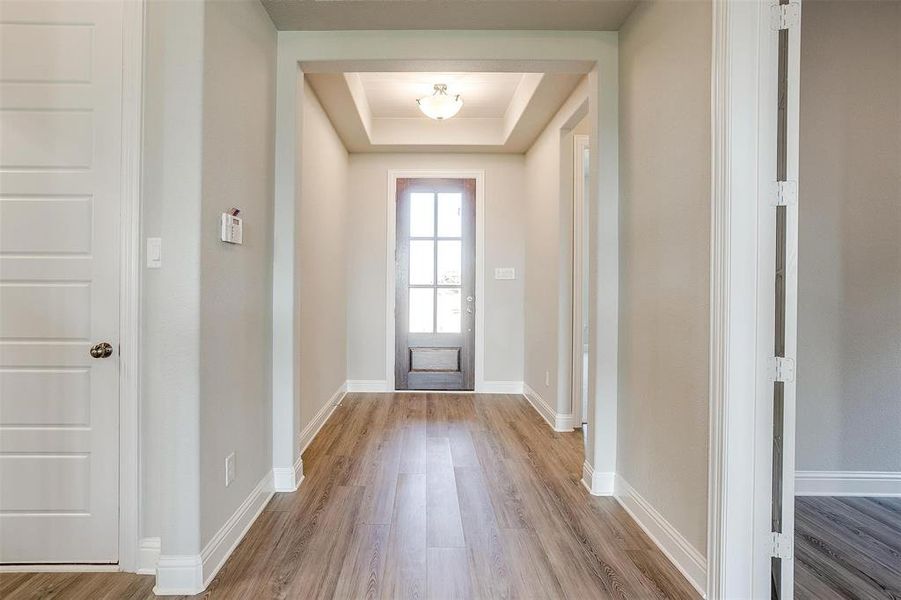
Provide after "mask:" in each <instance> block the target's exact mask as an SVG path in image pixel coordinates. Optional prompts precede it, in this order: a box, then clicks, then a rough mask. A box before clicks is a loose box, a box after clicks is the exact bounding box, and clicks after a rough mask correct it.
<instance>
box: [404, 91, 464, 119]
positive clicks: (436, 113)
mask: <svg viewBox="0 0 901 600" xmlns="http://www.w3.org/2000/svg"><path fill="white" fill-rule="evenodd" d="M416 104H418V105H419V110H421V111H422V113H423V114H424V115H425V116H427V117H429V118H430V119H436V120H438V121H442V120H444V119H450V118H451V117H453V116H454V115H455V114H457V113H458V112H460V109H461V108H463V98H461V97H460V94H457V95H456V96H448V95H447V85H446V84H444V83H436V84H435V91H434V92H433V93H432V95H431V96H423V97H422V98H420V99H418V100H417V101H416Z"/></svg>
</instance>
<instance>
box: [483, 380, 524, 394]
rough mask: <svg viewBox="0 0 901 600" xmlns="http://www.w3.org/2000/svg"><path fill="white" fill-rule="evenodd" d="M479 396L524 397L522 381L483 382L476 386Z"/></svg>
mask: <svg viewBox="0 0 901 600" xmlns="http://www.w3.org/2000/svg"><path fill="white" fill-rule="evenodd" d="M476 393H477V394H516V395H522V393H523V383H522V381H483V382H482V385H481V386H478V385H477V386H476Z"/></svg>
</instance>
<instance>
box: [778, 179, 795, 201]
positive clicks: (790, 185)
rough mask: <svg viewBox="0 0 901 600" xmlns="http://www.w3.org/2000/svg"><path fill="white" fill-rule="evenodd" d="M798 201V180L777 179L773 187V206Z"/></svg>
mask: <svg viewBox="0 0 901 600" xmlns="http://www.w3.org/2000/svg"><path fill="white" fill-rule="evenodd" d="M797 203H798V182H797V181H777V182H776V185H775V187H774V188H773V206H795V205H796V204H797Z"/></svg>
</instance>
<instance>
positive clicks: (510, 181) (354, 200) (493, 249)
mask: <svg viewBox="0 0 901 600" xmlns="http://www.w3.org/2000/svg"><path fill="white" fill-rule="evenodd" d="M392 169H393V170H416V171H436V170H442V169H447V170H457V171H460V170H484V171H485V273H486V278H485V295H486V297H485V311H486V314H485V379H486V380H489V381H522V364H523V277H524V263H525V255H524V230H523V210H522V209H523V203H524V194H525V171H524V169H525V162H524V159H523V157H522V156H521V155H513V154H475V155H464V154H352V155H351V161H350V175H349V184H350V187H349V192H350V205H351V209H350V211H351V217H350V219H351V222H350V235H349V243H350V263H349V272H348V292H349V305H348V313H347V320H348V334H349V337H348V363H347V378H348V379H350V380H380V381H384V380H385V378H386V376H387V374H386V373H385V359H386V357H385V351H386V348H385V344H386V341H385V327H386V324H385V302H386V295H387V290H386V288H385V286H386V285H387V282H386V278H387V274H386V262H385V261H386V252H387V222H386V219H387V214H388V211H387V202H388V201H389V194H388V171H389V170H392ZM495 267H514V268H515V269H516V279H515V280H513V281H496V280H495V279H494V268H495Z"/></svg>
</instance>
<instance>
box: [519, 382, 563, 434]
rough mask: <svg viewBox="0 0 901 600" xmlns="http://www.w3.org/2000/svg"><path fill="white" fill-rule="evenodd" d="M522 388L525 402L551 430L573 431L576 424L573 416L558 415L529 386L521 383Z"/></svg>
mask: <svg viewBox="0 0 901 600" xmlns="http://www.w3.org/2000/svg"><path fill="white" fill-rule="evenodd" d="M522 387H523V390H522V391H523V396H525V397H526V400H528V401H529V404H531V405H532V408H534V409H535V410H536V411H537V412H538V414H539V415H541V417H542V418H543V419H544V420H545V421H547V424H548V425H550V426H551V429H553V430H554V431H560V432H566V431H573V429H575V426H576V423H575V418H574V417H573V415H569V414H558V413H557V412H556V411H554V410H553V409H552V408H551V407H550V405H548V403H547V402H545V401H544V398H542V397H541V394H539V393H538V392H536V391H535V390H534V389H532V388H531V387H530V386H529V384H527V383H523V384H522Z"/></svg>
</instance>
